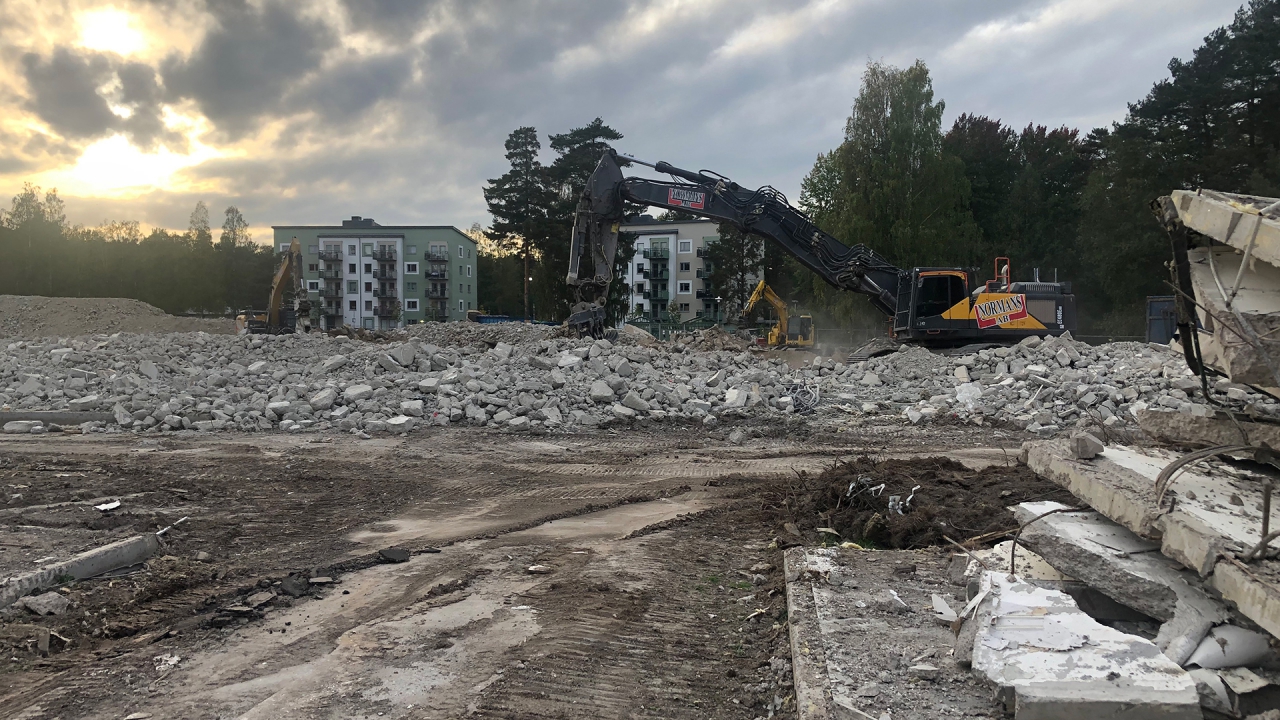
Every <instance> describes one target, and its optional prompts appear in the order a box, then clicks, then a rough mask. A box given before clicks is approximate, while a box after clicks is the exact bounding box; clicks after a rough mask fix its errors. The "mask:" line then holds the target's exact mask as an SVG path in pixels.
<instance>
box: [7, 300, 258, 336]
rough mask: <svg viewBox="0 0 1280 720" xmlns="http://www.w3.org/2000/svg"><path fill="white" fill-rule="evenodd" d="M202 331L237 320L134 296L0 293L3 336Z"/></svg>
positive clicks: (221, 329)
mask: <svg viewBox="0 0 1280 720" xmlns="http://www.w3.org/2000/svg"><path fill="white" fill-rule="evenodd" d="M199 330H203V331H204V332H207V333H218V334H230V333H234V332H235V322H234V321H232V320H229V319H226V318H188V317H177V316H175V315H169V314H168V313H166V312H165V311H163V310H161V309H160V308H158V307H155V306H154V305H148V304H147V303H144V302H142V301H139V300H131V299H129V298H65V297H35V296H29V295H0V338H23V339H29V338H38V337H68V336H72V335H96V334H99V333H101V334H108V335H109V334H111V333H117V332H126V333H151V332H160V333H165V332H196V331H199Z"/></svg>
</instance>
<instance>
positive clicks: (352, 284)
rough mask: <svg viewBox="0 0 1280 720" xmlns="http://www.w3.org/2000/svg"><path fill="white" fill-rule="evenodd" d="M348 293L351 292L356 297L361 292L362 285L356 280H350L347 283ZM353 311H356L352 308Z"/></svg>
mask: <svg viewBox="0 0 1280 720" xmlns="http://www.w3.org/2000/svg"><path fill="white" fill-rule="evenodd" d="M347 292H349V293H351V294H353V295H354V294H355V293H358V292H360V283H359V282H358V281H356V280H348V281H347ZM351 309H352V310H355V308H351Z"/></svg>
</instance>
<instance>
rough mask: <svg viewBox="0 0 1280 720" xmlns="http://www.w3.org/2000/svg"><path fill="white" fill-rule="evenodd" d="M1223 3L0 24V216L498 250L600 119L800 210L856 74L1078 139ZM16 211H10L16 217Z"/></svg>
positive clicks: (791, 6)
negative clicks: (54, 212) (202, 211)
mask: <svg viewBox="0 0 1280 720" xmlns="http://www.w3.org/2000/svg"><path fill="white" fill-rule="evenodd" d="M1238 6H1239V3H1238V2H1230V1H1226V2H1224V1H1223V0H1216V1H1214V0H1160V1H1159V2H1152V1H1151V0H576V1H568V0H115V1H113V2H91V1H89V0H3V2H0V198H9V197H11V196H13V195H14V194H16V193H17V192H18V191H19V190H20V189H21V188H22V186H23V183H24V182H32V183H34V184H36V185H39V186H41V187H43V188H45V189H48V188H57V190H58V194H59V195H60V196H61V197H62V198H63V199H64V201H65V202H66V207H67V215H68V219H69V220H70V221H71V222H73V223H79V224H84V225H90V226H92V225H97V224H99V223H101V222H103V221H105V220H137V221H140V222H141V223H142V224H143V225H144V226H146V227H152V226H161V227H168V228H174V229H185V228H186V226H187V219H188V217H189V215H190V212H191V209H192V208H193V207H194V206H195V203H196V202H197V201H199V200H203V201H205V202H206V203H207V204H208V205H209V207H210V211H211V212H210V215H211V220H212V221H213V224H214V225H219V224H220V222H221V217H222V210H223V209H224V208H226V207H227V206H228V205H236V206H237V207H239V208H240V209H241V211H242V212H243V213H244V215H245V217H246V218H247V219H248V221H249V223H250V226H251V229H252V230H253V232H254V234H255V237H256V238H257V239H259V240H262V241H267V242H269V241H270V229H269V228H270V226H271V225H284V224H337V223H338V221H339V220H341V219H342V218H344V217H349V216H352V215H361V216H365V217H373V218H375V219H376V220H377V221H378V222H379V223H381V224H384V225H391V224H430V225H455V226H457V227H459V228H463V229H465V228H467V227H469V226H470V225H471V224H472V223H473V222H479V223H481V224H484V225H487V224H488V222H489V216H488V213H487V212H486V210H485V205H484V196H483V194H482V189H483V187H484V185H485V182H486V180H487V179H488V178H495V177H498V176H499V175H501V174H502V173H503V172H505V170H506V169H507V163H506V160H505V159H504V157H503V155H504V152H505V151H504V149H503V142H504V140H505V139H506V137H507V135H508V134H509V133H510V132H511V131H512V130H514V129H515V128H517V127H520V126H528V125H531V126H533V127H536V128H537V129H538V131H539V133H540V136H541V138H542V142H543V152H544V160H545V161H547V162H549V161H550V160H551V158H552V153H551V151H550V149H549V148H548V147H547V139H546V138H547V135H548V134H550V133H561V132H565V131H568V130H570V129H572V128H575V127H579V126H582V125H585V124H586V123H589V122H590V121H591V120H592V119H593V118H595V117H601V118H603V119H604V121H605V122H606V123H608V124H609V125H611V126H612V127H614V128H615V129H617V130H618V131H619V132H621V133H622V134H623V135H624V138H623V139H622V140H620V141H618V142H617V143H616V147H617V148H618V149H619V150H621V151H623V152H626V153H628V154H631V155H634V156H635V157H638V158H641V159H644V160H648V161H651V162H652V161H657V160H666V161H668V162H670V163H672V164H673V165H676V166H678V167H685V168H689V169H694V170H698V169H710V170H715V171H717V172H719V173H721V174H724V175H727V176H729V177H731V178H733V179H734V180H736V181H738V182H739V183H741V184H743V185H749V186H758V185H766V184H768V185H773V186H775V187H777V188H778V189H780V190H782V191H783V192H784V193H786V194H787V195H788V197H790V198H792V200H793V201H794V200H795V199H796V198H797V197H798V195H799V187H800V181H801V179H802V178H803V177H804V175H805V173H806V172H808V170H809V169H810V167H812V165H813V161H814V158H815V157H816V156H817V154H818V153H820V152H825V151H827V150H830V149H831V148H833V147H835V146H836V145H838V144H839V143H840V141H841V138H842V135H843V130H844V124H845V120H846V119H847V117H848V115H849V111H850V107H851V105H852V103H853V98H854V97H855V96H856V95H857V92H858V87H859V82H860V78H861V75H862V73H863V71H864V70H865V68H866V65H867V63H868V62H869V61H883V62H886V63H889V64H892V65H898V66H906V65H910V64H911V63H912V62H914V61H915V60H916V59H920V60H923V61H924V62H925V63H926V64H927V65H928V66H929V69H930V72H931V75H932V77H933V83H934V91H935V96H936V97H937V98H940V99H942V100H944V101H945V102H946V120H945V122H946V124H947V125H948V126H949V124H950V122H951V121H952V120H954V119H955V117H956V116H957V115H959V114H960V113H963V112H968V113H975V114H981V115H987V116H990V117H993V118H1000V119H1002V120H1003V121H1004V122H1005V123H1007V124H1009V125H1011V126H1013V127H1015V128H1021V127H1024V126H1026V125H1027V124H1029V123H1036V124H1041V125H1047V126H1051V127H1056V126H1059V125H1067V126H1070V127H1076V128H1080V129H1081V131H1082V132H1087V131H1088V130H1089V129H1091V128H1094V127H1098V126H1105V125H1109V124H1111V123H1112V122H1116V121H1120V120H1122V119H1123V118H1124V115H1125V112H1126V109H1127V103H1130V102H1134V101H1137V100H1139V99H1141V98H1142V97H1143V96H1144V95H1145V94H1146V93H1147V92H1148V91H1149V90H1150V88H1151V86H1152V84H1153V83H1155V82H1157V81H1160V80H1162V79H1164V78H1167V77H1168V70H1167V66H1168V63H1169V61H1170V59H1171V58H1174V57H1179V58H1189V57H1190V56H1191V54H1192V52H1193V51H1194V49H1195V48H1196V47H1198V46H1199V45H1200V44H1201V42H1202V40H1203V38H1204V36H1205V35H1207V34H1208V33H1209V32H1211V31H1212V30H1213V29H1215V28H1217V27H1220V26H1222V25H1225V24H1228V23H1229V22H1230V21H1231V18H1232V16H1233V14H1234V13H1235V11H1236V9H1237V8H1238ZM5 205H6V206H7V203H5Z"/></svg>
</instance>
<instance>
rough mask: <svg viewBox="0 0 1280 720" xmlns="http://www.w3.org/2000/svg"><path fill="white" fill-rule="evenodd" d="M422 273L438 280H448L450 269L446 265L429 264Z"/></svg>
mask: <svg viewBox="0 0 1280 720" xmlns="http://www.w3.org/2000/svg"><path fill="white" fill-rule="evenodd" d="M422 275H423V277H429V278H434V279H436V280H448V279H449V270H448V269H447V268H446V267H445V266H444V265H436V266H431V265H428V266H427V268H426V269H425V270H423V271H422Z"/></svg>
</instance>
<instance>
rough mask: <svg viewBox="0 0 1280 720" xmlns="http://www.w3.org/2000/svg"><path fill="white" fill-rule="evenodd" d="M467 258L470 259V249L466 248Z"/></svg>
mask: <svg viewBox="0 0 1280 720" xmlns="http://www.w3.org/2000/svg"><path fill="white" fill-rule="evenodd" d="M467 257H468V258H470V257H471V248H467Z"/></svg>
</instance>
